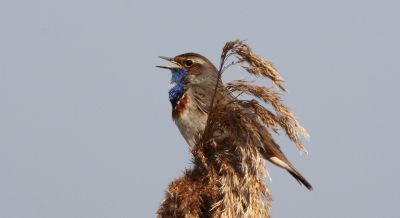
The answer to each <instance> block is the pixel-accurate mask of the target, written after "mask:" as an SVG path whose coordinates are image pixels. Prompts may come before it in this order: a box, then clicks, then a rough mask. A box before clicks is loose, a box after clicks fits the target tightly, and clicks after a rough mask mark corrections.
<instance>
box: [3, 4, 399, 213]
mask: <svg viewBox="0 0 400 218" xmlns="http://www.w3.org/2000/svg"><path fill="white" fill-rule="evenodd" d="M399 8H400V3H399V1H395V0H393V1H389V0H383V1H369V0H363V1H362V0H359V1H355V0H352V1H348V0H337V1H318V0H314V1H312V0H303V1H247V2H246V3H244V1H211V0H210V1H196V2H192V1H129V0H114V1H104V0H97V1H94V0H79V1H78V0H68V1H53V0H37V1H27V0H25V1H23V0H0V217H4V218H64V217H65V218H70V217H74V218H88V217H96V218H103V217H104V218H111V217H113V218H115V217H124V218H125V217H155V214H156V211H157V209H158V207H159V204H160V202H161V201H162V199H163V198H164V191H165V190H166V188H167V186H168V184H169V183H170V182H171V181H172V180H174V179H175V178H178V177H179V176H180V175H181V174H182V171H183V170H184V169H185V168H188V167H190V154H189V152H188V146H187V145H186V143H185V141H184V140H183V138H182V137H181V136H180V134H179V131H178V129H177V128H176V127H175V125H174V123H173V122H172V119H171V117H170V116H171V106H170V103H169V101H168V95H167V91H168V85H169V79H170V73H169V72H168V71H165V70H162V69H158V68H155V67H154V66H155V65H160V64H165V62H164V61H162V60H160V59H158V58H157V56H158V55H165V56H174V55H177V54H181V53H184V52H189V51H192V52H198V53H200V54H203V55H205V56H206V57H208V58H209V59H210V60H211V61H212V62H214V63H215V64H218V62H219V55H220V53H221V49H222V47H223V45H224V43H225V42H226V41H228V40H234V39H238V38H240V39H245V40H247V43H248V44H250V46H251V47H252V48H253V49H254V50H255V51H256V52H257V53H259V54H261V55H262V56H263V57H265V58H267V59H269V60H271V61H273V63H275V65H276V67H277V68H278V70H279V72H280V73H281V75H282V76H283V78H284V79H285V81H286V83H285V84H286V87H287V88H288V89H289V93H288V94H287V95H285V96H284V101H285V103H286V104H287V105H289V106H290V107H291V108H292V109H293V110H294V111H295V112H296V114H297V115H298V117H299V119H300V121H301V122H302V124H303V125H304V126H305V127H306V128H307V129H308V130H309V132H310V135H311V139H310V141H309V142H307V143H306V147H307V148H308V150H309V155H308V156H300V155H299V152H298V151H296V149H295V147H294V145H293V144H291V143H289V142H288V141H287V140H286V139H284V138H283V137H279V138H278V141H279V143H280V144H281V146H282V147H283V149H284V151H285V152H286V153H287V155H288V157H289V159H290V160H291V161H292V162H293V164H294V165H295V166H296V167H297V168H298V169H299V170H300V171H301V172H302V173H303V175H304V176H305V177H306V178H307V179H308V180H309V181H310V182H311V183H312V184H313V186H314V188H315V190H314V191H312V192H309V191H307V190H306V189H305V188H304V187H302V186H300V185H299V184H298V183H297V182H296V181H295V180H294V179H293V178H292V177H291V176H290V175H289V174H288V173H286V172H285V171H283V170H281V169H278V168H276V167H274V166H271V165H270V164H268V167H269V170H270V174H271V176H272V182H268V184H269V185H270V189H271V193H272V197H273V208H272V213H273V217H274V218H284V217H307V218H330V217H332V218H336V217H341V218H347V217H349V218H354V217H364V218H377V217H383V218H391V217H396V218H397V217H399V216H400V215H399V202H400V189H399V187H398V184H400V175H399V172H400V163H399V160H398V154H399V152H400V144H399V141H398V136H399V132H398V131H399V122H400V116H399V110H400V102H399V99H400V98H399V94H400V88H399V85H398V82H399V79H400V76H399V74H400V72H399V66H398V65H399V57H400V55H399V54H400V52H399V51H400V42H399V39H400V25H399V21H400V13H399ZM243 75H245V74H240V73H237V72H235V71H234V70H231V71H228V72H226V75H225V76H224V80H225V81H227V80H230V79H238V78H242V77H243ZM250 79H251V78H250Z"/></svg>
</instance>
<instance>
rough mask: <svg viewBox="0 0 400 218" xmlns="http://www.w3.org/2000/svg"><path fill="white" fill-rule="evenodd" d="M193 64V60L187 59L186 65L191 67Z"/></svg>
mask: <svg viewBox="0 0 400 218" xmlns="http://www.w3.org/2000/svg"><path fill="white" fill-rule="evenodd" d="M192 64H193V61H192V60H187V61H185V65H186V67H190V66H192Z"/></svg>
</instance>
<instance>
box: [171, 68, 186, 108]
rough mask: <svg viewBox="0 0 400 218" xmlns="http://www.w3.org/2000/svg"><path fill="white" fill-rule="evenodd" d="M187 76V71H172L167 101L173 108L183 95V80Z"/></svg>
mask: <svg viewBox="0 0 400 218" xmlns="http://www.w3.org/2000/svg"><path fill="white" fill-rule="evenodd" d="M187 75H188V72H187V70H183V69H181V70H172V78H171V86H172V87H171V88H170V89H169V91H168V94H169V101H170V102H171V104H172V107H175V106H176V104H177V103H178V101H179V100H180V99H181V98H182V96H183V94H184V93H185V79H186V76H187Z"/></svg>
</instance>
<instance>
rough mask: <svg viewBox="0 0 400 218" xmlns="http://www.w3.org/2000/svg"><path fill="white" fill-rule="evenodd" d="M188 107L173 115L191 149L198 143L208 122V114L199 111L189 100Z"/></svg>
mask: <svg viewBox="0 0 400 218" xmlns="http://www.w3.org/2000/svg"><path fill="white" fill-rule="evenodd" d="M185 108H186V109H185V110H183V111H182V112H181V113H179V114H178V115H176V116H174V117H173V120H174V121H175V124H176V125H177V126H178V129H179V131H180V132H181V134H182V136H183V138H185V140H186V142H187V143H188V144H189V146H190V149H193V148H195V146H196V143H197V142H198V141H199V139H200V138H201V135H202V134H203V130H204V127H205V125H206V122H207V114H205V113H204V112H202V111H199V110H198V109H197V107H195V105H193V104H192V102H190V101H189V102H187V104H186V107H185Z"/></svg>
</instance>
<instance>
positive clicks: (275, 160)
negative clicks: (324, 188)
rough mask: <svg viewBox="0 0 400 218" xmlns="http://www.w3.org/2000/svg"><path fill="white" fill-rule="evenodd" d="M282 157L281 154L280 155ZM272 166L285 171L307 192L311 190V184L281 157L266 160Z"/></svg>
mask: <svg viewBox="0 0 400 218" xmlns="http://www.w3.org/2000/svg"><path fill="white" fill-rule="evenodd" d="M282 156H283V153H282ZM268 160H269V161H271V162H272V163H273V164H275V165H277V166H278V167H282V168H283V169H285V170H287V171H288V172H289V173H290V175H292V176H293V177H294V178H295V179H296V180H297V181H298V182H299V183H300V184H303V185H304V186H305V187H306V188H307V189H308V190H313V187H312V186H311V184H310V183H309V182H308V181H307V180H306V179H305V178H304V177H303V176H302V175H301V174H300V173H299V171H297V170H296V168H294V166H293V165H292V164H291V163H290V162H289V161H288V160H287V159H286V158H285V157H284V156H283V157H282V158H277V157H275V156H273V157H270V158H268Z"/></svg>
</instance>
